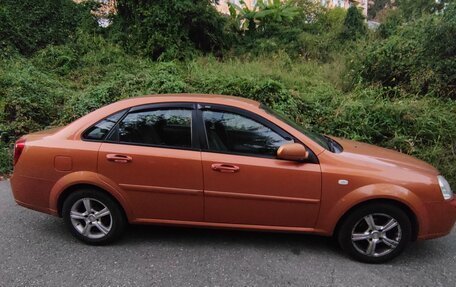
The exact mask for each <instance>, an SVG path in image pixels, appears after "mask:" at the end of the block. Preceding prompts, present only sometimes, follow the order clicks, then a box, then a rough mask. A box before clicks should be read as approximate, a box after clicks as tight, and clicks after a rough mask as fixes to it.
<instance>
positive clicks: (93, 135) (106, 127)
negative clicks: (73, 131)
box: [82, 111, 125, 141]
mask: <svg viewBox="0 0 456 287" xmlns="http://www.w3.org/2000/svg"><path fill="white" fill-rule="evenodd" d="M124 114H125V111H121V112H118V113H116V114H113V115H111V116H109V117H107V118H106V119H104V120H101V121H99V122H98V123H96V124H95V125H93V126H91V127H90V128H89V129H87V130H86V131H85V132H84V134H83V135H82V138H83V139H86V140H95V141H102V140H104V139H105V138H106V136H107V135H108V134H109V132H110V131H111V129H112V128H113V127H114V126H115V125H116V123H117V122H118V121H119V120H120V118H121V117H122V116H123V115H124Z"/></svg>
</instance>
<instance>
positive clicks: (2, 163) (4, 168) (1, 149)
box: [0, 141, 13, 175]
mask: <svg viewBox="0 0 456 287" xmlns="http://www.w3.org/2000/svg"><path fill="white" fill-rule="evenodd" d="M12 169H13V154H12V149H11V148H10V147H9V146H8V145H7V144H5V143H3V142H1V141H0V175H2V174H3V175H6V174H9V173H10V172H11V170H12Z"/></svg>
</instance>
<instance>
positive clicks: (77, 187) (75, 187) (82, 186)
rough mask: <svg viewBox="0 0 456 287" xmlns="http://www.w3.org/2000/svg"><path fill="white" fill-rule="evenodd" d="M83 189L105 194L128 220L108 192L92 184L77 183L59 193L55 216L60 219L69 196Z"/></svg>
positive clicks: (123, 210)
mask: <svg viewBox="0 0 456 287" xmlns="http://www.w3.org/2000/svg"><path fill="white" fill-rule="evenodd" d="M84 189H85V190H87V189H91V190H96V191H98V192H101V193H104V194H106V195H107V196H109V197H110V198H111V199H112V200H114V201H115V202H116V203H117V204H118V205H119V207H120V209H121V210H122V213H123V215H124V216H125V218H128V217H127V214H126V213H125V209H124V207H123V206H122V204H121V203H120V202H119V201H118V200H117V198H116V197H115V196H113V195H112V194H111V193H109V192H108V191H106V190H104V189H103V188H101V187H99V186H96V185H93V184H88V183H77V184H74V185H71V186H69V187H68V188H66V189H65V190H63V191H62V192H61V193H60V195H59V197H58V199H57V215H58V216H59V217H62V209H63V203H64V202H65V200H66V199H67V198H68V196H70V194H72V193H74V192H77V191H78V190H84Z"/></svg>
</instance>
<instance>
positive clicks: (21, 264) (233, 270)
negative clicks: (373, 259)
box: [0, 181, 456, 286]
mask: <svg viewBox="0 0 456 287" xmlns="http://www.w3.org/2000/svg"><path fill="white" fill-rule="evenodd" d="M76 285H77V286H307V285H314V286H406V285H408V286H418V285H419V286H456V234H455V232H453V233H452V234H451V235H450V236H447V237H445V238H442V239H437V240H433V241H427V242H418V243H415V244H413V245H412V246H411V247H410V248H409V249H408V250H407V251H406V252H405V254H403V255H402V256H401V257H400V258H398V259H397V260H395V261H393V262H391V263H390V264H385V265H366V264H361V263H357V262H354V261H352V260H350V259H348V258H347V257H345V255H343V254H342V253H341V252H340V250H339V249H338V248H337V247H336V246H335V244H334V243H333V242H332V241H331V240H330V239H328V238H323V237H317V236H310V235H298V234H271V233H256V232H239V231H220V230H204V229H180V228H169V227H154V226H146V227H144V226H142V227H138V226H136V227H130V229H129V230H128V232H127V234H126V236H125V237H124V238H123V239H122V240H121V241H120V242H119V243H117V244H115V245H112V246H105V247H92V246H87V245H84V244H81V243H79V242H78V241H77V240H75V239H73V238H72V237H71V235H70V234H69V233H68V232H67V230H66V228H65V226H64V225H63V222H62V220H61V219H59V218H54V217H51V216H48V215H45V214H40V213H37V212H34V211H31V210H27V209H24V208H22V207H19V206H17V205H16V204H15V203H14V201H13V199H12V195H11V190H10V186H9V182H5V181H3V182H0V286H76Z"/></svg>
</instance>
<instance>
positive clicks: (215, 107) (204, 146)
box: [197, 103, 319, 163]
mask: <svg viewBox="0 0 456 287" xmlns="http://www.w3.org/2000/svg"><path fill="white" fill-rule="evenodd" d="M205 110H208V111H218V112H227V113H232V114H236V115H239V116H242V117H245V118H247V119H250V120H253V121H255V122H257V123H259V124H261V125H263V126H265V127H267V128H269V129H270V130H272V131H273V132H275V133H276V134H278V135H279V136H281V137H283V138H284V139H290V140H293V141H294V142H295V143H300V144H302V145H303V146H305V147H306V149H307V150H308V151H309V153H310V156H309V159H308V160H307V161H305V162H306V163H319V162H318V158H317V156H316V155H315V153H314V152H313V151H312V150H311V149H310V148H309V147H307V146H306V145H305V144H304V143H302V142H301V141H300V140H299V139H297V138H296V137H294V136H293V135H291V134H290V133H288V132H287V131H285V130H284V129H282V128H281V127H279V126H277V125H276V124H274V123H273V122H271V121H269V120H267V119H265V118H264V117H262V116H260V115H258V114H256V113H253V112H250V111H247V110H244V109H241V108H237V107H233V106H227V105H220V104H211V103H198V104H197V116H198V123H199V129H200V131H199V134H200V136H199V140H200V145H201V151H203V152H211V153H220V154H228V155H237V156H247V157H258V158H267V159H275V160H281V159H279V158H277V157H276V156H273V155H262V154H250V153H240V152H232V151H218V150H211V149H209V145H208V139H207V132H206V125H205V124H204V118H203V111H205Z"/></svg>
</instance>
